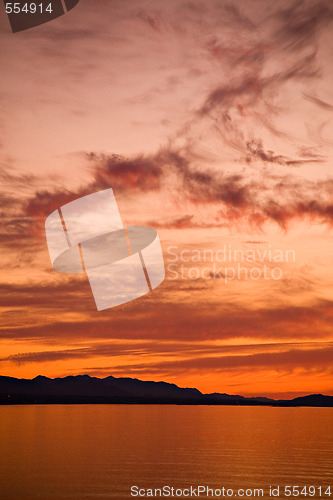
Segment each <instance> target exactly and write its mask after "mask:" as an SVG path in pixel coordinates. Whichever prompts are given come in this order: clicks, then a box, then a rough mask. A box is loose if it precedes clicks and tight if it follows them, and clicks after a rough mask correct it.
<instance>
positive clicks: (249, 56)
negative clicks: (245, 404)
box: [0, 0, 333, 398]
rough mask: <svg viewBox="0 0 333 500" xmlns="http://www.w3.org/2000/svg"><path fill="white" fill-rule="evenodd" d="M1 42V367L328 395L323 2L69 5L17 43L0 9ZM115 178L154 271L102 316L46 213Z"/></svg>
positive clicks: (332, 283)
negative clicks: (158, 266) (53, 235)
mask: <svg viewBox="0 0 333 500" xmlns="http://www.w3.org/2000/svg"><path fill="white" fill-rule="evenodd" d="M0 45H1V52H0V59H1V62H0V64H1V68H2V72H1V73H2V74H1V79H0V104H1V111H2V112H1V117H0V130H1V139H0V162H1V163H0V178H1V184H0V186H1V189H0V197H1V239H0V244H1V261H0V265H1V275H0V279H1V282H0V287H1V298H0V300H1V302H0V308H1V312H0V317H1V319H0V329H1V333H0V374H1V375H8V376H13V377H19V378H32V377H35V376H37V375H39V374H42V375H45V376H48V377H62V376H67V375H77V374H85V373H86V374H89V375H91V376H98V377H106V376H109V375H113V376H115V377H136V378H139V379H142V380H155V381H158V380H164V381H166V382H171V383H176V384H177V385H179V386H182V387H196V388H198V389H199V390H201V391H203V392H226V393H229V394H241V395H244V396H247V395H266V396H273V397H288V398H289V397H294V396H298V395H303V394H309V393H324V394H330V395H333V176H332V160H333V63H332V61H333V59H332V54H333V3H332V2H331V1H330V0H327V1H325V0H308V1H306V0H305V1H298V0H297V1H296V0H291V1H290V0H289V1H287V0H286V1H284V0H283V1H282V0H275V1H267V0H246V1H244V0H243V1H241V0H234V1H227V0H191V1H188V0H187V1H185V0H168V2H162V0H154V1H152V0H81V1H80V2H79V4H78V5H77V6H76V7H75V8H74V9H73V10H71V11H70V12H69V13H67V14H66V15H64V16H62V17H59V18H58V19H56V20H54V21H52V22H49V23H46V24H44V25H42V26H39V27H36V28H33V29H30V30H26V31H22V32H18V33H15V34H13V33H12V32H11V29H10V25H9V21H8V19H7V17H6V15H5V12H4V5H3V4H1V6H0ZM109 187H111V188H113V191H114V194H115V197H116V200H117V203H118V207H119V211H120V214H121V217H122V220H123V222H124V223H125V224H126V225H146V226H152V227H154V228H156V229H157V230H158V234H159V237H160V241H161V245H162V249H163V254H164V260H165V269H166V279H165V281H164V282H163V283H162V284H161V285H160V286H159V287H158V288H157V289H155V290H154V291H153V292H151V293H149V294H147V295H145V296H143V297H141V298H139V299H137V300H134V301H132V302H129V303H127V304H123V305H121V306H118V307H114V308H111V309H107V310H105V311H102V312H98V311H97V309H96V306H95V303H94V299H93V296H92V292H91V289H90V286H89V283H88V280H87V277H86V276H85V275H84V274H82V275H76V274H62V273H59V272H57V271H55V270H53V269H52V265H51V262H50V258H49V254H48V249H47V245H46V239H45V232H44V223H45V219H46V217H47V216H48V215H49V214H50V213H51V212H52V211H53V210H55V209H56V208H58V207H60V206H62V205H63V204H65V203H66V202H69V201H72V200H74V199H76V198H79V197H80V196H82V195H86V194H90V193H94V192H96V191H99V190H102V189H106V188H109ZM184 250H185V252H184ZM226 250H230V251H231V255H234V254H233V252H234V251H236V250H237V251H238V254H237V255H238V256H239V255H244V256H245V257H246V256H248V255H252V256H253V255H255V262H253V259H252V261H251V262H250V261H249V260H250V259H249V260H246V262H245V261H244V262H240V265H241V266H242V268H243V272H242V274H241V275H240V276H236V277H235V278H234V279H230V280H228V279H227V278H228V273H229V275H232V272H233V271H231V269H233V270H234V271H235V270H236V268H237V265H238V262H235V261H232V262H231V261H230V258H228V252H226ZM182 252H183V253H182ZM218 252H220V253H218ZM223 252H224V253H225V254H227V255H226V257H227V258H226V261H225V262H218V261H216V255H220V256H221V255H222V254H223ZM288 252H289V254H288ZM287 254H288V255H289V256H290V255H293V256H294V258H289V259H286V255H287ZM210 255H212V256H213V261H214V262H215V265H216V269H217V271H218V272H217V273H216V269H215V268H214V262H213V261H212V259H210V257H209V256H210ZM277 255H278V256H279V258H278V259H277V260H276V259H275V260H274V256H275V258H276V256H277ZM199 256H200V261H199ZM204 256H205V258H203V257H204ZM176 259H177V261H176ZM221 260H222V259H221ZM175 261H176V262H175ZM175 264H176V265H175ZM181 266H183V269H182V274H181V273H180V271H181ZM221 266H222V268H223V269H222V271H219V269H220V268H221ZM264 266H265V269H266V271H267V272H268V273H269V276H270V279H266V278H265V277H264V276H263V274H262V270H263V268H264ZM254 267H255V268H257V269H259V270H260V273H261V274H260V275H259V271H258V272H253V274H252V278H251V277H250V272H251V270H253V268H254ZM192 268H195V270H194V271H193V270H192V271H191V269H192ZM225 268H228V269H229V271H225ZM276 268H278V270H277V271H276V270H275V271H274V272H275V275H274V276H275V278H273V277H272V275H271V273H272V271H273V270H274V269H276ZM246 270H247V271H248V275H247V277H246ZM214 273H215V274H214Z"/></svg>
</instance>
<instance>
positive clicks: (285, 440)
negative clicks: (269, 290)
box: [0, 405, 333, 500]
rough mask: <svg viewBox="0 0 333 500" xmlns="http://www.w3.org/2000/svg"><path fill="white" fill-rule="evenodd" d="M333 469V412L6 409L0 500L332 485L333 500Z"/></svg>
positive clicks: (0, 424)
mask: <svg viewBox="0 0 333 500" xmlns="http://www.w3.org/2000/svg"><path fill="white" fill-rule="evenodd" d="M332 469H333V408H331V409H330V408H261V407H259V408H256V407H252V408H251V407H250V408H246V407H230V406H224V407H223V406H222V407H217V406H215V407H206V406H197V407H196V406H171V405H170V406H160V405H154V406H144V405H96V406H91V405H79V406H76V405H69V406H66V405H59V406H47V405H38V406H7V407H4V406H3V407H0V499H1V500H5V499H24V500H25V499H30V498H41V499H48V498H56V499H58V498H59V499H67V498H68V499H71V498H77V499H81V498H82V499H86V498H89V499H90V498H91V499H94V498H96V499H99V498H115V499H122V498H135V497H131V495H130V487H131V486H132V485H138V486H140V487H142V488H155V487H156V488H158V487H163V486H164V485H170V486H174V487H175V488H176V487H177V488H185V487H187V486H189V485H193V486H197V485H207V486H210V487H212V488H221V487H222V486H225V487H226V488H227V487H228V488H234V489H238V488H242V487H244V488H246V487H250V488H258V487H262V488H264V489H265V497H264V498H269V496H268V493H267V495H266V491H267V492H268V488H269V485H274V486H275V485H278V484H279V485H286V484H287V485H316V486H319V485H322V486H327V485H329V484H331V486H332V497H331V498H333V477H332ZM136 498H139V497H136ZM146 498H148V497H146ZM182 498H185V497H182ZM200 498H207V496H204V495H202V496H200ZM210 498H211V497H210ZM215 498H217V497H215ZM283 498H284V497H283ZM300 498H306V497H304V496H301V497H300ZM308 498H310V497H308ZM312 498H313V497H312ZM315 498H319V495H318V494H316V496H315ZM322 498H328V499H329V497H328V496H326V497H325V496H322Z"/></svg>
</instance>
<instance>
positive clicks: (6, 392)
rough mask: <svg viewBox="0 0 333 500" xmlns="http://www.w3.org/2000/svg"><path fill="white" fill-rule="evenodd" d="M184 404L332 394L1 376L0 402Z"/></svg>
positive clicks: (311, 401)
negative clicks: (250, 393)
mask: <svg viewBox="0 0 333 500" xmlns="http://www.w3.org/2000/svg"><path fill="white" fill-rule="evenodd" d="M108 403H113V404H187V405H247V406H250V405H252V406H254V405H257V406H259V405H260V406H330V407H333V396H324V395H322V394H311V395H308V396H302V397H298V398H294V399H290V400H281V399H280V400H275V399H269V398H265V397H259V396H258V397H250V398H246V397H244V396H238V395H230V394H220V393H213V394H203V393H202V392H200V391H199V390H198V389H194V388H181V387H178V386H177V385H175V384H169V383H167V382H151V381H143V380H138V379H132V378H115V377H112V376H110V377H105V378H97V377H90V376H89V375H76V376H68V377H63V378H54V379H51V378H48V377H43V376H42V375H38V376H37V377H35V378H33V379H31V380H30V379H17V378H13V377H5V376H0V404H2V405H4V404H5V405H8V404H108Z"/></svg>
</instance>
